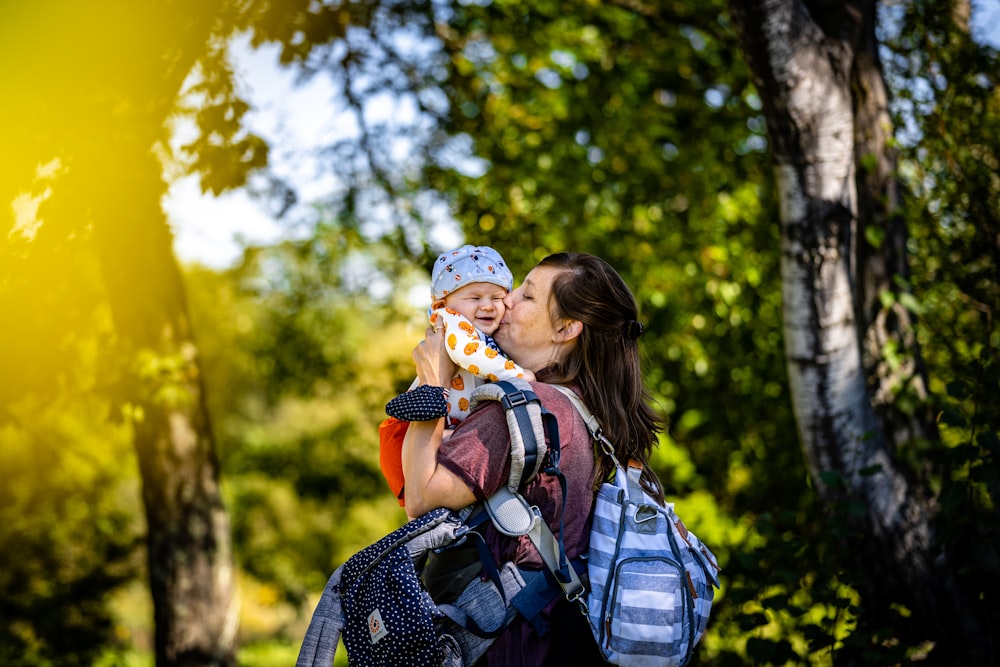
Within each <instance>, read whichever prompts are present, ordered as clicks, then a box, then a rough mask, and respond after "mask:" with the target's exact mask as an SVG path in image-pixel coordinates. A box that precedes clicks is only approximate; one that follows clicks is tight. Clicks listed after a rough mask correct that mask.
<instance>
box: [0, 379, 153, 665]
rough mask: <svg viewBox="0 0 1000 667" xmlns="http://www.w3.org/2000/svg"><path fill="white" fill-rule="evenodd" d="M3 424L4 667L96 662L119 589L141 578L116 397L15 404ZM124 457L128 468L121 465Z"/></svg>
mask: <svg viewBox="0 0 1000 667" xmlns="http://www.w3.org/2000/svg"><path fill="white" fill-rule="evenodd" d="M9 409H10V412H11V414H12V416H13V419H12V420H11V421H9V422H7V423H5V424H3V425H0V611H2V613H0V619H2V620H0V662H2V663H3V664H5V665H89V664H91V662H92V661H93V660H94V658H95V657H96V656H97V655H98V654H99V653H100V652H101V650H102V649H103V648H104V647H105V646H106V645H108V644H109V643H112V642H114V641H115V637H116V631H115V625H114V619H113V616H112V613H111V610H110V607H109V605H108V602H109V597H110V595H111V594H112V592H113V591H114V590H115V589H116V588H117V587H119V586H120V585H121V584H123V583H124V582H127V581H129V580H130V579H131V578H132V577H134V576H136V573H137V569H138V568H137V563H136V557H137V556H138V555H139V554H138V553H137V552H136V547H137V544H138V542H137V541H138V531H139V526H138V525H137V524H138V522H137V518H138V517H136V516H135V515H134V514H133V513H132V512H131V511H130V507H131V506H134V500H133V498H134V496H135V494H137V493H138V488H137V485H136V484H135V474H134V472H133V471H132V470H131V469H130V468H129V467H128V466H127V462H129V461H131V460H132V459H131V456H130V453H129V441H128V433H127V428H126V427H124V426H123V425H122V424H121V423H120V421H117V420H113V419H109V415H108V410H109V404H108V401H107V400H105V399H102V398H94V397H88V396H86V395H85V394H75V393H68V394H63V395H60V396H59V397H58V398H57V399H56V400H54V401H53V402H51V403H48V404H41V403H39V402H37V401H32V400H23V401H20V402H18V403H17V404H16V405H13V406H9ZM123 461H125V462H126V465H124V466H123V465H122V462H123Z"/></svg>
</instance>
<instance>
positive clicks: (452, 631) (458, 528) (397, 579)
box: [296, 380, 585, 667]
mask: <svg viewBox="0 0 1000 667" xmlns="http://www.w3.org/2000/svg"><path fill="white" fill-rule="evenodd" d="M486 400H497V401H500V403H501V404H502V405H503V407H504V411H505V414H506V418H507V424H508V427H509V430H510V434H511V471H510V476H509V478H508V483H507V486H506V487H503V488H501V489H500V490H499V491H497V492H496V493H495V494H494V495H493V496H491V497H490V498H489V499H488V500H487V501H486V502H485V503H483V504H481V505H479V504H477V505H473V506H470V507H467V508H465V509H463V510H461V511H458V512H455V511H450V510H447V509H445V508H438V509H435V510H432V511H431V512H428V513H427V514H424V515H423V516H420V517H418V518H416V519H414V520H412V521H410V522H409V523H407V524H405V525H403V526H402V527H400V528H398V529H397V530H395V531H393V532H392V533H390V534H389V535H386V536H385V537H383V538H382V539H381V540H379V541H378V542H376V543H374V544H372V545H370V546H368V547H366V548H365V549H363V550H361V551H359V552H358V553H356V554H355V555H354V556H352V557H351V558H349V559H348V560H347V562H345V563H344V564H343V565H342V566H340V567H339V568H337V570H336V571H335V572H334V573H333V574H332V575H331V576H330V579H329V581H328V582H327V584H326V587H325V589H324V591H323V594H322V596H321V598H320V601H319V603H318V604H317V607H316V610H315V611H314V613H313V617H312V620H311V622H310V624H309V628H308V630H307V631H306V635H305V638H304V640H303V643H302V647H301V649H300V651H299V656H298V661H297V662H296V666H297V667H330V665H332V664H333V658H334V655H335V653H336V651H337V645H338V641H339V640H340V639H341V638H342V639H343V642H344V646H345V647H346V649H347V655H348V660H349V661H350V663H351V664H352V665H362V666H364V667H378V666H381V665H385V666H389V665H396V666H399V665H406V666H413V667H423V666H428V667H430V666H434V667H438V666H441V667H444V666H448V667H451V666H454V667H460V666H462V665H471V664H473V663H474V662H475V661H476V660H477V659H479V658H480V657H481V656H482V655H483V653H484V652H485V651H486V649H487V648H489V646H490V644H491V643H492V642H493V640H494V639H495V638H496V637H497V636H499V635H500V633H502V632H503V631H504V629H506V627H507V626H508V625H509V624H510V623H511V621H513V619H514V618H515V616H516V615H517V614H522V615H523V616H524V617H525V618H527V619H529V620H532V621H537V617H538V614H539V612H540V611H541V610H542V608H543V607H545V606H546V605H547V604H548V603H549V602H551V601H552V600H553V599H554V598H555V597H556V596H558V595H565V596H566V597H567V598H569V599H571V600H576V599H578V598H579V597H580V596H582V595H583V594H584V593H585V587H584V585H583V583H582V582H581V579H580V576H579V575H578V573H577V570H580V571H585V565H584V564H583V562H582V561H578V562H576V563H571V562H570V561H569V560H568V559H567V558H566V550H565V546H564V544H563V543H562V542H561V540H557V539H556V538H555V536H554V535H553V534H552V531H551V530H550V529H549V527H548V525H547V524H546V522H545V521H544V520H543V519H542V518H541V515H540V513H539V511H538V508H535V507H531V506H529V505H528V503H527V501H525V499H524V498H523V497H522V496H521V495H520V494H519V493H518V488H519V487H520V485H521V483H522V481H523V482H527V481H530V480H531V479H533V478H534V477H535V475H537V474H539V473H541V474H549V475H555V476H556V477H558V478H559V479H560V480H561V482H562V487H563V491H564V493H563V498H564V502H565V480H564V479H563V477H562V473H561V472H560V470H559V433H558V425H557V423H556V420H555V417H554V415H552V414H551V413H550V412H549V411H548V410H546V409H545V408H544V407H542V405H541V403H540V402H539V400H538V397H537V396H536V395H535V393H534V392H533V391H532V389H531V386H530V385H529V384H528V383H527V382H525V381H523V380H512V381H502V382H497V383H492V384H488V385H484V386H482V387H480V388H479V389H478V390H477V391H476V393H475V395H474V397H473V403H474V404H475V405H478V404H479V403H481V402H483V401H486ZM546 440H548V444H547V443H546ZM487 521H492V523H493V525H494V526H495V527H496V529H497V530H498V531H500V532H501V533H502V534H504V535H508V536H512V537H514V536H520V535H528V536H529V537H530V539H531V540H532V543H533V544H534V545H535V547H536V548H537V549H538V550H539V553H540V554H541V555H542V560H543V561H544V562H545V564H546V565H547V568H546V570H541V571H527V570H519V569H518V568H517V567H516V566H515V565H514V564H513V563H509V562H508V563H504V564H502V565H501V566H500V567H498V566H497V565H496V563H495V562H494V560H493V557H492V554H491V553H490V552H489V549H488V548H487V546H486V544H485V542H484V541H483V538H482V535H481V534H480V533H479V532H478V531H477V529H478V528H480V527H482V526H484V525H485V524H486V522H487ZM560 534H561V532H560ZM480 573H483V574H484V575H486V576H480Z"/></svg>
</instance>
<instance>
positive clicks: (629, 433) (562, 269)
mask: <svg viewBox="0 0 1000 667" xmlns="http://www.w3.org/2000/svg"><path fill="white" fill-rule="evenodd" d="M504 303H505V305H506V307H507V312H506V314H505V315H504V317H503V320H502V321H501V325H500V329H499V330H498V331H497V333H496V335H495V339H496V341H497V343H498V344H499V345H500V346H501V347H502V348H503V349H504V351H505V352H506V353H507V354H508V355H509V356H510V357H511V358H512V359H513V360H514V361H515V362H516V363H518V364H519V365H521V366H522V367H524V368H526V369H528V370H531V371H534V373H535V376H536V377H537V379H538V382H536V383H533V387H534V389H535V393H536V394H537V395H538V398H539V399H540V400H541V402H542V404H543V405H544V406H545V407H546V408H547V409H548V410H549V411H550V412H552V413H554V414H555V416H556V419H557V420H558V423H559V437H560V445H561V451H562V458H561V461H560V468H561V469H562V471H563V473H564V475H565V477H566V481H567V492H566V505H565V515H564V516H563V517H562V518H563V520H564V526H565V535H564V536H563V537H564V540H565V544H566V550H567V555H568V556H569V557H570V558H574V557H576V556H578V555H580V554H582V553H584V552H585V551H586V549H587V540H588V534H589V528H590V525H589V519H590V513H591V508H592V507H593V502H594V493H595V490H596V488H597V487H598V486H599V485H600V482H601V481H602V480H603V479H604V478H605V477H606V476H607V475H608V474H609V473H610V472H611V471H612V470H613V464H611V462H610V461H605V460H604V459H605V458H606V457H601V460H600V461H598V462H597V465H596V466H595V453H594V450H593V447H592V444H591V438H590V435H589V433H588V432H587V429H586V426H585V425H584V423H583V420H582V418H580V416H579V415H578V414H577V413H576V411H575V409H574V408H573V406H572V405H571V403H570V402H569V400H568V399H567V398H566V397H565V396H563V395H562V394H561V393H560V392H559V391H558V390H557V389H554V388H552V387H549V386H547V384H559V385H565V386H568V387H571V388H573V389H574V390H575V391H577V392H578V393H579V394H580V396H581V397H582V398H583V399H584V402H585V403H586V404H587V406H588V407H589V408H590V409H591V410H592V411H593V413H594V415H595V416H596V417H597V418H598V420H599V421H600V423H601V425H602V427H603V428H604V432H605V434H606V435H607V436H608V438H609V439H610V440H611V442H613V443H615V447H616V451H615V456H616V457H618V459H619V460H621V461H628V460H629V459H637V460H638V461H640V462H641V463H643V464H644V469H646V466H645V464H646V463H647V462H648V461H649V458H650V454H651V452H652V448H653V446H654V445H655V444H656V434H657V432H658V431H659V430H660V429H661V427H662V422H661V421H660V419H659V418H658V417H657V415H656V413H655V412H654V411H653V409H652V408H651V407H650V401H649V395H648V392H647V391H646V389H645V387H644V385H643V383H642V377H641V374H640V363H639V347H638V340H637V339H638V337H639V335H640V334H641V333H642V325H641V324H640V323H639V322H638V321H637V312H636V303H635V298H634V297H633V296H632V293H631V292H630V291H629V289H628V287H627V286H626V285H625V283H624V281H623V280H622V279H621V277H620V276H619V275H618V273H617V272H615V270H614V269H613V268H611V266H610V265H609V264H608V263H607V262H605V261H604V260H602V259H600V258H598V257H594V256H593V255H587V254H583V253H558V254H555V255H550V256H549V257H546V258H545V259H544V260H542V261H541V262H540V263H539V264H538V266H536V267H535V268H534V269H533V270H532V271H531V272H530V273H528V275H527V277H526V278H525V279H524V282H523V283H522V284H521V285H520V286H519V287H518V288H517V289H516V290H514V291H512V292H510V293H509V294H508V295H507V297H506V298H505V299H504ZM413 358H414V361H415V362H416V366H417V375H418V376H419V377H420V378H421V381H422V382H423V383H424V384H427V385H430V386H433V387H445V386H446V382H447V380H448V378H450V377H451V376H452V374H453V373H454V370H455V368H454V364H453V362H452V361H451V359H450V358H449V357H448V355H447V353H446V352H445V351H444V341H443V336H442V335H441V334H440V332H435V331H433V330H430V329H429V330H428V332H427V337H426V339H425V340H423V341H421V343H420V344H419V345H418V346H417V348H416V349H415V350H414V353H413ZM442 435H443V422H442V420H440V419H439V420H437V421H427V422H413V423H411V425H410V428H409V430H408V431H407V434H406V439H405V440H404V442H403V472H404V474H405V477H406V509H407V513H409V514H410V515H411V516H418V515H420V514H423V513H424V512H427V511H429V510H431V509H433V508H435V507H442V506H443V507H448V508H451V509H460V508H462V507H465V506H466V505H468V504H469V503H472V502H475V501H477V500H480V501H481V500H485V499H486V498H487V497H489V496H490V495H491V494H492V493H493V492H494V491H496V490H497V489H498V488H500V487H501V486H502V485H504V484H505V483H506V480H507V475H508V473H509V470H510V455H509V448H510V435H509V432H508V430H507V423H506V420H505V418H504V415H503V413H502V408H501V407H500V406H499V405H498V404H496V403H495V402H492V401H490V402H489V403H488V404H487V405H486V406H485V407H483V408H481V409H479V410H476V411H475V412H473V413H472V414H471V415H470V416H469V418H468V419H467V420H466V421H465V422H463V423H462V424H461V425H460V426H459V427H458V428H457V429H455V431H454V433H453V434H452V435H451V437H449V438H447V439H443V438H442ZM644 482H645V485H646V486H647V488H648V490H650V492H651V493H652V494H653V495H654V496H655V497H657V498H659V499H660V500H662V497H663V492H662V489H661V487H660V485H659V482H658V481H657V480H656V478H655V476H653V475H651V474H650V475H649V477H648V478H646V477H644ZM521 493H522V495H523V496H524V497H525V498H526V499H527V501H528V503H529V504H531V505H536V506H537V507H538V508H539V509H540V510H541V512H542V516H543V517H544V518H545V520H546V522H547V523H548V524H549V527H550V528H551V529H552V531H553V533H555V534H556V535H558V530H559V525H560V518H561V517H560V509H561V507H562V500H563V499H562V492H561V491H560V488H559V484H558V482H557V481H556V480H555V479H554V478H553V477H550V476H549V475H544V474H543V475H539V476H538V477H536V478H535V479H534V480H533V481H532V482H530V483H529V484H527V485H525V486H524V487H523V488H522V489H521ZM486 540H487V542H488V543H489V544H490V546H491V548H492V550H493V552H494V555H495V556H496V557H497V560H498V562H502V561H504V560H509V559H513V560H514V561H515V562H517V563H518V564H519V565H521V566H522V567H536V568H541V567H542V563H541V559H540V558H539V557H538V555H537V552H536V551H535V550H534V547H532V545H531V542H530V541H529V539H528V538H527V537H526V536H525V537H521V538H518V539H517V540H514V539H512V538H507V537H504V536H502V535H500V534H499V533H497V532H496V531H495V530H493V528H492V526H491V527H490V528H488V529H487V534H486ZM549 623H550V631H549V632H548V633H547V634H545V635H544V636H538V635H537V634H536V633H535V631H534V630H533V629H532V628H531V627H530V626H529V625H528V623H527V622H525V621H523V619H520V618H519V619H518V620H516V621H515V622H514V624H512V625H511V627H510V628H509V629H508V630H507V631H506V632H505V633H504V635H502V636H501V637H500V638H498V639H497V641H496V642H494V644H493V646H492V647H491V648H490V650H489V651H488V652H487V654H486V656H484V659H483V661H481V663H482V664H486V665H491V666H500V665H503V666H504V667H507V666H509V665H549V664H553V665H554V664H560V665H563V664H575V665H600V664H604V662H603V660H602V659H601V657H600V654H599V652H598V650H597V647H596V645H595V644H594V642H593V641H591V640H590V639H589V638H590V637H591V633H590V631H589V630H588V628H587V625H586V620H585V619H584V617H583V615H582V614H580V612H579V610H578V609H575V608H574V606H573V605H571V604H570V603H568V602H566V601H565V600H563V599H562V598H560V599H559V600H557V601H556V603H554V605H553V606H552V609H551V610H550V618H549Z"/></svg>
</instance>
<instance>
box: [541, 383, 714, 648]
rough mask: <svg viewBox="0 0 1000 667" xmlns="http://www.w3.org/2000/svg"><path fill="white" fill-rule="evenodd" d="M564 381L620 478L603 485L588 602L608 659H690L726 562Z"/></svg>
mask: <svg viewBox="0 0 1000 667" xmlns="http://www.w3.org/2000/svg"><path fill="white" fill-rule="evenodd" d="M557 388H558V389H560V390H561V391H562V392H563V393H564V394H565V395H566V396H567V397H568V398H569V399H570V401H571V402H572V403H573V405H574V406H575V407H576V409H577V411H578V412H579V413H580V414H581V416H582V417H583V420H584V421H585V422H586V424H587V428H588V430H589V431H590V433H591V435H592V436H593V437H594V440H595V441H596V443H597V444H598V445H599V446H600V447H601V450H602V451H603V453H604V454H605V455H606V456H609V457H611V459H612V461H614V464H615V479H614V481H613V482H610V483H609V482H606V483H604V484H602V485H601V488H600V490H599V491H598V494H597V500H596V501H595V505H594V517H593V523H592V527H591V532H590V548H589V550H588V552H587V572H588V575H589V579H590V582H589V584H590V586H589V590H588V592H587V595H586V598H585V605H584V606H585V610H586V613H587V616H588V618H589V620H590V626H591V631H592V632H593V634H594V638H595V639H596V640H597V642H598V644H599V646H600V647H601V651H602V652H603V654H604V658H605V660H607V661H608V662H610V663H611V664H614V665H620V666H623V667H625V666H632V665H634V666H637V667H638V666H643V667H653V666H662V667H672V666H674V665H685V664H687V662H688V661H689V660H690V659H691V655H692V653H693V652H694V648H695V646H696V645H697V644H698V642H699V641H700V640H701V637H702V635H703V634H704V633H705V628H706V626H707V624H708V617H709V614H710V613H711V610H712V600H713V599H714V597H715V588H718V586H719V579H718V573H719V565H718V563H717V561H716V559H715V556H714V555H713V554H712V552H711V551H709V549H708V548H707V547H706V546H705V545H704V544H702V542H701V540H699V539H698V538H697V537H696V536H695V534H694V533H692V532H691V531H689V530H688V529H687V528H686V527H685V526H684V523H683V522H682V521H681V520H680V518H678V516H677V514H675V513H674V507H673V504H671V503H667V504H666V505H665V506H663V505H660V504H658V503H657V502H656V501H655V500H654V499H653V498H651V497H650V496H649V495H648V494H647V493H646V492H645V491H643V489H642V487H640V485H639V476H640V474H641V473H642V468H641V465H640V464H638V463H637V462H634V461H632V462H629V466H628V470H627V471H626V470H625V468H624V467H623V466H622V465H621V463H619V462H618V460H617V458H615V455H614V447H613V446H612V444H611V442H610V441H608V439H607V438H606V437H605V436H604V435H603V434H602V432H601V428H600V425H599V424H598V422H597V419H596V418H595V417H594V416H593V415H592V414H591V413H590V411H589V410H588V409H587V407H586V406H585V405H584V404H583V401H581V400H580V398H579V397H578V396H577V395H576V394H575V393H573V392H572V391H570V390H569V389H565V388H563V387H557Z"/></svg>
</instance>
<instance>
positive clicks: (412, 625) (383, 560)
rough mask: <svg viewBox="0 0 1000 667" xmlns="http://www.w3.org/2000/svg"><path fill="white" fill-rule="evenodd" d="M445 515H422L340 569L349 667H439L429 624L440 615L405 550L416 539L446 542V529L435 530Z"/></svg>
mask: <svg viewBox="0 0 1000 667" xmlns="http://www.w3.org/2000/svg"><path fill="white" fill-rule="evenodd" d="M447 515H448V512H447V511H446V510H445V511H442V510H437V511H435V512H431V513H428V514H425V515H424V516H422V517H420V518H418V519H416V520H414V521H411V522H410V523H408V524H406V525H405V526H403V527H402V528H399V529H397V530H396V531H394V532H392V533H390V534H389V535H386V536H385V537H383V538H382V539H381V540H379V541H378V542H376V543H375V544H372V545H371V546H369V547H366V548H365V549H363V550H361V551H359V552H358V553H357V554H355V555H354V556H352V557H351V558H350V559H348V561H347V562H346V563H344V570H343V573H342V575H341V597H342V600H343V606H344V614H345V618H346V619H347V623H346V624H345V626H344V634H343V638H344V646H345V647H346V648H347V654H348V656H349V658H350V661H351V664H352V665H353V664H357V665H371V666H372V667H377V666H379V665H413V666H414V667H418V666H420V665H428V666H430V665H435V666H436V665H440V664H441V653H442V646H441V645H440V644H439V641H438V636H437V632H436V631H435V628H434V622H435V620H437V619H440V618H441V617H442V616H443V614H442V613H441V612H440V611H439V610H438V608H437V605H436V604H435V603H434V601H433V600H432V599H431V597H430V595H429V594H428V593H427V591H426V590H424V588H423V586H421V584H420V579H419V577H418V576H417V571H416V569H415V567H414V563H413V558H412V557H411V555H410V545H411V542H412V541H413V539H414V538H415V536H419V535H421V534H424V535H427V536H428V537H430V536H431V535H432V534H434V533H438V534H440V536H441V537H442V538H443V539H447V535H448V531H447V527H446V528H445V530H444V531H441V530H439V529H438V526H440V525H441V523H442V521H446V520H447V518H448V517H447ZM452 534H453V533H452Z"/></svg>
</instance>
